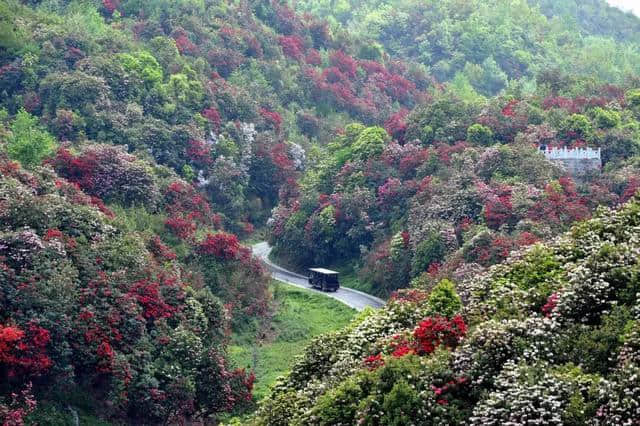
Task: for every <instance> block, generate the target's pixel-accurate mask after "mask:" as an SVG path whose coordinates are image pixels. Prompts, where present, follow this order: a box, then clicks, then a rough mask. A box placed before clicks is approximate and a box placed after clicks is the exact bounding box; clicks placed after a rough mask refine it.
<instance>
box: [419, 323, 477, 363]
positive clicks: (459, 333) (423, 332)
mask: <svg viewBox="0 0 640 426" xmlns="http://www.w3.org/2000/svg"><path fill="white" fill-rule="evenodd" d="M466 333H467V325H466V324H465V323H464V320H463V319H462V317H461V316H460V315H457V316H455V317H454V318H453V319H451V320H449V319H447V318H444V317H429V318H425V319H424V320H423V321H420V323H419V324H418V327H417V328H416V329H415V330H414V331H413V337H414V339H415V342H416V343H415V350H416V353H417V354H419V355H424V354H430V353H432V352H433V351H435V350H436V348H437V347H438V346H440V345H445V346H446V347H447V348H454V347H456V346H457V345H458V343H459V342H460V340H461V339H462V338H463V337H464V336H465V334H466Z"/></svg>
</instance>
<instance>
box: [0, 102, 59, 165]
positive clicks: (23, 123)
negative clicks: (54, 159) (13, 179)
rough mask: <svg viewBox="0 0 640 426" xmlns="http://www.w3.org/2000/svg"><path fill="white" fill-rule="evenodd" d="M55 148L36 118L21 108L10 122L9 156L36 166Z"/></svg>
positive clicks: (52, 139)
mask: <svg viewBox="0 0 640 426" xmlns="http://www.w3.org/2000/svg"><path fill="white" fill-rule="evenodd" d="M55 148H56V142H55V139H54V138H53V136H51V135H50V134H49V133H48V132H47V131H46V130H44V129H42V128H41V127H40V125H39V124H38V119H37V118H36V117H34V116H32V115H31V114H29V113H28V112H27V111H25V110H24V109H21V110H20V111H19V112H18V114H17V115H16V118H15V120H13V123H12V124H11V135H10V136H9V141H8V144H7V152H8V153H9V157H10V158H12V159H14V160H18V161H19V162H20V163H22V165H23V166H25V167H33V166H37V165H39V164H40V163H41V162H42V159H43V158H45V157H46V156H47V155H49V154H51V153H52V152H53V151H54V149H55Z"/></svg>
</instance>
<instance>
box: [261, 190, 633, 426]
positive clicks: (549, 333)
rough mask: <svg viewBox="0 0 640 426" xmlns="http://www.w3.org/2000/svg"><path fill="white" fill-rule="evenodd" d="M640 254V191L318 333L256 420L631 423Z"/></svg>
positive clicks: (274, 422)
mask: <svg viewBox="0 0 640 426" xmlns="http://www.w3.org/2000/svg"><path fill="white" fill-rule="evenodd" d="M638 259H640V197H636V198H635V199H634V200H632V201H631V202H630V203H628V204H626V205H625V206H624V207H622V208H621V209H620V210H619V211H608V210H602V211H600V212H599V215H598V217H596V218H594V219H592V220H589V221H586V222H584V223H581V224H579V225H577V226H575V227H574V228H572V230H571V231H570V232H569V233H568V234H565V235H563V236H561V237H559V238H557V239H556V240H554V241H553V242H552V243H550V244H546V245H536V246H534V247H532V248H530V249H528V250H525V251H522V252H519V253H518V254H516V255H514V256H512V257H511V258H510V260H509V262H508V263H505V264H503V265H500V266H496V267H494V268H491V269H490V270H489V271H488V272H487V273H486V274H484V275H482V276H480V277H477V278H474V279H472V280H469V281H467V282H464V283H463V284H461V285H459V286H458V292H459V294H460V296H461V298H462V301H463V304H461V299H460V298H459V297H458V295H457V294H456V292H455V290H453V287H452V285H451V283H449V282H446V281H445V282H441V283H440V284H439V285H438V286H437V287H436V288H435V289H434V290H433V291H431V292H430V293H424V292H421V291H420V290H412V291H409V292H406V293H404V294H403V295H401V296H399V297H398V298H397V300H396V301H395V302H392V303H390V304H389V305H388V306H387V307H386V308H384V309H381V310H380V311H377V312H370V313H369V314H368V315H364V316H363V317H361V318H359V319H358V320H356V321H355V322H353V323H352V324H351V325H350V326H349V327H347V328H345V329H344V330H342V331H339V332H336V333H331V334H327V335H325V336H322V337H320V338H318V339H316V340H315V341H314V342H313V343H312V344H310V345H309V346H308V347H307V348H306V350H305V353H304V355H303V356H302V357H301V358H300V359H299V360H298V362H297V364H296V365H295V367H294V368H293V371H292V373H291V374H289V375H288V376H287V377H285V378H283V379H282V380H281V381H280V383H279V384H278V385H277V386H276V387H275V389H274V391H273V393H272V395H271V397H270V398H268V399H266V400H265V401H264V402H263V405H262V407H261V409H260V411H259V415H258V418H257V420H256V422H257V424H269V425H296V424H354V423H358V424H371V425H377V424H388V422H400V424H401V423H402V422H403V421H404V420H406V421H409V419H411V420H410V421H411V422H415V423H418V424H425V425H427V424H434V425H436V424H443V423H447V424H455V423H460V422H466V423H468V424H478V425H480V424H503V423H505V422H515V423H520V422H524V421H540V422H545V423H550V424H575V425H578V424H611V425H613V424H632V423H633V421H634V419H637V418H638V417H639V416H640V411H638V405H637V401H638V399H639V398H640V394H639V393H638V392H639V389H638V386H637V383H636V378H637V375H638V373H639V371H638V361H639V360H640V358H639V357H640V340H639V339H640V316H639V314H640V311H639V308H640V306H639V300H638V295H639V294H640V291H639V290H640V279H639V278H640V264H639V263H638ZM403 419H404V420H403ZM525 419H526V420H525Z"/></svg>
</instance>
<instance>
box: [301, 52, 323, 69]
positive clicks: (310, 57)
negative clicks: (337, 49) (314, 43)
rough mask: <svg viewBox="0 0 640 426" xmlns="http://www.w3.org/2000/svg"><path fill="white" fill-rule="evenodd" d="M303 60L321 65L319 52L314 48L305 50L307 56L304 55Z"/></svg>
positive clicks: (310, 63)
mask: <svg viewBox="0 0 640 426" xmlns="http://www.w3.org/2000/svg"><path fill="white" fill-rule="evenodd" d="M304 61H305V62H306V63H307V64H309V65H316V66H317V65H321V64H322V57H321V56H320V52H318V51H317V50H316V49H309V50H308V51H307V56H305V58H304Z"/></svg>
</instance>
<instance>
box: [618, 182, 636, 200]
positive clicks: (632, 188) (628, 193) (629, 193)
mask: <svg viewBox="0 0 640 426" xmlns="http://www.w3.org/2000/svg"><path fill="white" fill-rule="evenodd" d="M638 190H640V178H638V177H635V176H634V177H632V178H631V179H629V182H628V183H627V186H626V188H625V189H624V192H623V193H622V196H621V197H620V202H621V203H626V202H627V201H629V200H630V199H631V197H633V196H634V194H636V193H637V192H638Z"/></svg>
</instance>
